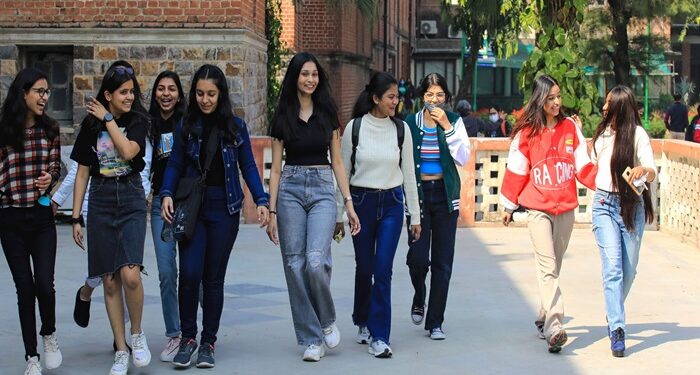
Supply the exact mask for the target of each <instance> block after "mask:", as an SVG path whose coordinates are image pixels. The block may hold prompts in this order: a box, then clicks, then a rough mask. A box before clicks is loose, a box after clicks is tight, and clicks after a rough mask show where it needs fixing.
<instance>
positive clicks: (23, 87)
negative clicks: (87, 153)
mask: <svg viewBox="0 0 700 375" xmlns="http://www.w3.org/2000/svg"><path fill="white" fill-rule="evenodd" d="M41 79H45V80H47V82H48V79H46V75H45V74H44V73H42V72H41V71H39V70H38V69H35V68H25V69H22V70H21V71H20V72H19V73H17V76H16V77H15V79H14V80H13V81H12V84H11V85H10V88H9V89H8V91H7V97H6V98H5V101H4V102H3V103H2V112H0V146H13V147H15V148H17V149H22V148H24V128H25V121H26V117H27V111H28V110H29V109H27V102H26V100H25V99H24V96H25V95H26V94H28V93H29V90H30V89H31V88H32V86H34V84H35V83H36V82H37V81H39V80H41ZM34 120H35V125H34V126H36V127H38V128H42V129H44V132H45V134H46V138H47V139H53V138H55V137H56V136H57V135H58V134H59V126H58V123H57V122H56V121H55V120H54V119H52V118H51V117H49V115H47V114H46V109H44V113H42V114H41V116H36V115H35V116H34Z"/></svg>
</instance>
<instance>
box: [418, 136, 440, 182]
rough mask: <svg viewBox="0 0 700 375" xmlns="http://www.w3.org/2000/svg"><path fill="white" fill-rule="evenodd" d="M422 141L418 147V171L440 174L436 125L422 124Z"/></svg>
mask: <svg viewBox="0 0 700 375" xmlns="http://www.w3.org/2000/svg"><path fill="white" fill-rule="evenodd" d="M421 129H422V130H423V132H424V134H423V142H422V143H421V148H420V160H421V161H420V173H421V174H442V164H440V145H439V144H438V136H437V127H435V128H429V127H426V126H423V127H422V128H421Z"/></svg>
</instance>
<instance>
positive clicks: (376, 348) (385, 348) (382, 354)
mask: <svg viewBox="0 0 700 375" xmlns="http://www.w3.org/2000/svg"><path fill="white" fill-rule="evenodd" d="M367 352H369V354H371V355H373V356H374V357H375V358H389V357H391V355H392V354H393V353H392V352H391V348H390V347H389V345H387V344H386V343H385V342H384V341H382V340H372V343H371V344H369V349H368V350H367Z"/></svg>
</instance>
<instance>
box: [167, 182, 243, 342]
mask: <svg viewBox="0 0 700 375" xmlns="http://www.w3.org/2000/svg"><path fill="white" fill-rule="evenodd" d="M239 224H240V211H239V212H236V213H235V214H233V215H231V214H229V212H228V208H227V207H226V191H225V190H224V188H223V187H212V186H209V187H207V189H206V191H205V193H204V201H203V203H202V207H201V208H200V210H199V216H198V217H197V223H196V225H195V229H194V233H193V235H192V238H191V239H190V240H187V241H181V242H180V244H179V246H180V247H179V249H180V252H179V255H180V284H179V290H178V297H179V302H180V326H181V327H182V337H183V338H186V339H190V338H195V337H197V307H198V302H199V285H200V284H202V286H203V289H204V297H203V301H202V315H203V317H202V338H201V343H202V344H204V343H208V344H212V345H213V344H214V343H215V342H216V333H217V332H218V331H219V322H220V321H221V312H222V311H223V308H224V277H225V276H226V268H227V266H228V259H229V256H230V255H231V250H232V249H233V243H234V242H235V241H236V236H237V235H238V225H239Z"/></svg>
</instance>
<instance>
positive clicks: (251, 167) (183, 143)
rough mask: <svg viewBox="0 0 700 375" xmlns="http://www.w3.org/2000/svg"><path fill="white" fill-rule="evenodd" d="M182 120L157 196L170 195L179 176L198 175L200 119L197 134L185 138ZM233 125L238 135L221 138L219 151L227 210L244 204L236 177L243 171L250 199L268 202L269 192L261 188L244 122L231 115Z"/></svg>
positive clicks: (259, 204)
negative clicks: (222, 163)
mask: <svg viewBox="0 0 700 375" xmlns="http://www.w3.org/2000/svg"><path fill="white" fill-rule="evenodd" d="M182 126H183V120H180V122H178V124H177V125H176V126H175V129H174V131H173V135H174V137H173V138H174V139H173V150H172V152H171V153H170V159H169V160H168V165H167V167H165V174H164V176H163V186H162V187H161V189H160V197H161V199H162V198H163V197H172V196H173V195H174V193H175V189H176V187H177V183H178V181H179V180H180V177H196V176H199V175H200V168H199V152H200V149H201V145H202V136H201V134H202V131H201V128H202V123H201V120H200V122H198V123H197V124H195V128H196V130H197V131H196V133H198V134H200V136H199V137H196V139H195V136H193V135H192V134H190V135H189V137H188V139H186V140H183V138H182V135H183V134H182ZM234 126H237V127H239V129H240V130H239V132H238V135H237V136H236V139H235V140H234V141H233V143H228V142H226V141H225V140H223V139H221V141H220V142H221V146H220V147H221V155H222V156H223V158H224V177H225V179H226V182H225V185H226V206H227V208H228V212H229V214H231V215H233V214H234V213H236V212H238V211H240V210H241V208H242V207H243V189H242V188H241V183H240V178H239V173H238V171H239V168H240V173H241V174H242V175H243V179H244V180H245V182H246V184H247V185H248V188H249V189H250V191H251V193H252V194H253V200H254V201H255V203H256V204H257V205H258V206H267V205H269V204H270V200H269V196H268V194H267V193H265V190H264V189H263V185H262V181H261V180H260V175H259V174H258V168H257V166H256V165H255V159H254V158H253V149H252V147H251V143H250V136H249V135H248V129H247V126H246V124H245V122H244V121H243V120H242V119H240V118H238V117H234Z"/></svg>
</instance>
